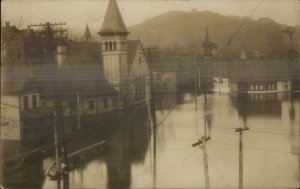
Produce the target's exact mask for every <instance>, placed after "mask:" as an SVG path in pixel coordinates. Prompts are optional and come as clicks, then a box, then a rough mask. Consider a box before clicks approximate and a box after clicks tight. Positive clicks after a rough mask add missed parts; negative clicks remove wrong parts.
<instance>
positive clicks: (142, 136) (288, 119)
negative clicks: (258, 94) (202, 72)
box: [5, 94, 300, 189]
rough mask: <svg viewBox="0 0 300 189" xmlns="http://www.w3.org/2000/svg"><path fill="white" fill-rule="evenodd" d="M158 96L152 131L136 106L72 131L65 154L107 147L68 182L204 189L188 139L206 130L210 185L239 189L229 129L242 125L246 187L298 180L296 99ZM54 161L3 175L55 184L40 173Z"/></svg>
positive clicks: (199, 160) (31, 184)
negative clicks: (90, 128) (87, 129)
mask: <svg viewBox="0 0 300 189" xmlns="http://www.w3.org/2000/svg"><path fill="white" fill-rule="evenodd" d="M164 98H165V99H166V101H164V100H163V102H167V100H169V103H167V104H166V107H164V104H161V107H160V106H159V105H158V109H157V111H156V115H157V135H153V134H152V133H151V132H152V131H153V129H151V128H150V127H149V125H148V121H149V120H148V117H147V115H148V113H147V108H137V109H135V110H134V111H128V112H127V113H126V114H124V115H123V117H122V118H121V119H120V120H119V121H114V122H111V123H109V124H107V126H108V127H105V128H102V129H101V130H98V131H97V132H91V133H84V134H81V135H79V136H74V138H73V139H72V140H71V142H69V143H66V149H67V151H68V152H69V153H70V152H72V151H74V150H76V149H77V148H79V147H84V146H87V145H89V144H92V143H94V142H98V141H101V140H103V139H105V140H106V141H107V142H108V143H109V145H110V147H109V148H108V149H107V150H106V151H101V152H99V153H96V154H93V155H91V156H90V157H89V158H85V159H80V160H78V162H76V163H75V165H74V167H73V168H72V170H71V171H70V187H71V188H111V189H114V188H175V187H177V188H203V187H205V174H204V172H203V170H204V163H203V154H202V151H201V150H199V149H195V148H192V147H191V144H192V143H194V142H195V141H197V140H198V139H200V138H201V137H202V136H205V133H206V132H207V136H211V140H210V141H208V142H207V154H208V165H209V176H210V178H209V179H210V185H211V188H237V187H238V170H239V169H238V149H239V148H238V147H239V143H238V139H239V138H238V134H237V133H235V128H237V127H242V126H243V125H247V126H248V127H250V130H249V131H247V132H246V133H245V135H244V138H243V139H244V143H243V145H244V156H243V158H244V187H245V188H274V187H290V188H292V187H294V186H297V184H298V183H299V182H300V175H299V171H300V156H299V151H300V150H299V149H300V138H299V135H300V129H299V125H300V123H299V115H300V100H299V96H289V95H288V96H287V97H285V98H281V99H279V98H276V99H274V98H273V99H264V100H259V99H255V98H254V99H252V100H251V97H249V98H248V97H245V96H240V97H233V96H230V95H222V94H209V95H207V101H206V103H205V101H204V97H203V95H200V96H199V97H198V110H197V111H195V102H194V98H193V97H192V96H191V95H185V97H184V98H183V99H181V100H180V103H177V99H176V98H174V100H171V98H169V97H167V95H165V97H164ZM175 105H176V106H175ZM195 125H197V127H195ZM110 126H111V127H110ZM195 128H196V130H195ZM205 128H206V129H207V130H206V131H205ZM151 134H152V135H151ZM52 160H53V158H52V157H50V158H47V159H44V160H43V161H38V159H37V158H32V159H31V158H30V161H24V163H23V164H22V165H21V166H20V167H21V168H20V169H18V170H17V171H16V172H15V173H14V174H11V175H10V176H9V179H5V180H6V181H11V183H14V185H11V186H14V187H17V186H22V187H24V186H26V187H27V188H41V187H42V188H55V185H56V184H55V182H54V181H51V180H49V178H45V177H44V176H43V170H44V169H45V168H46V167H47V165H48V164H49V162H52ZM29 171H30V174H28V172H29ZM20 175H21V176H22V177H21V176H20ZM6 178H8V177H6ZM15 180H17V181H18V182H16V181H15Z"/></svg>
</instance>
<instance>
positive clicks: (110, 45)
mask: <svg viewBox="0 0 300 189" xmlns="http://www.w3.org/2000/svg"><path fill="white" fill-rule="evenodd" d="M109 50H110V51H111V50H112V42H111V41H110V42H109Z"/></svg>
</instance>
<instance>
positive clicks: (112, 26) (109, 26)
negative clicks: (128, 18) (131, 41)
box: [99, 0, 129, 36]
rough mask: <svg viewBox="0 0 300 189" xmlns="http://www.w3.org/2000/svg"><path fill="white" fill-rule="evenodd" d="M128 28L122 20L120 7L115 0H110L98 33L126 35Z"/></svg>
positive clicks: (102, 34) (103, 34)
mask: <svg viewBox="0 0 300 189" xmlns="http://www.w3.org/2000/svg"><path fill="white" fill-rule="evenodd" d="M128 33H129V32H128V30H127V28H126V26H125V23H124V21H123V18H122V15H121V12H120V9H119V7H118V4H117V2H116V0H110V1H109V4H108V7H107V10H106V14H105V17H104V22H103V25H102V28H101V31H100V32H99V34H100V35H101V36H107V35H125V36H126V35H128Z"/></svg>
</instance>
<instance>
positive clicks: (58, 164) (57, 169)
mask: <svg viewBox="0 0 300 189" xmlns="http://www.w3.org/2000/svg"><path fill="white" fill-rule="evenodd" d="M53 127H54V145H55V161H56V177H57V180H56V182H57V183H56V184H57V185H56V186H57V189H61V183H60V156H59V146H58V133H57V126H56V112H54V119H53Z"/></svg>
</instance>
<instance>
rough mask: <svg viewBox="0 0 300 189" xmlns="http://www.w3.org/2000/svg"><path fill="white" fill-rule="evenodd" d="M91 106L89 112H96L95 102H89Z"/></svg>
mask: <svg viewBox="0 0 300 189" xmlns="http://www.w3.org/2000/svg"><path fill="white" fill-rule="evenodd" d="M88 104H89V110H95V101H93V100H90V101H88Z"/></svg>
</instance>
